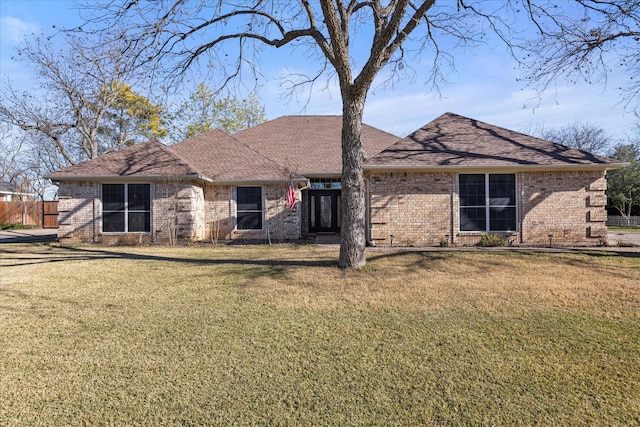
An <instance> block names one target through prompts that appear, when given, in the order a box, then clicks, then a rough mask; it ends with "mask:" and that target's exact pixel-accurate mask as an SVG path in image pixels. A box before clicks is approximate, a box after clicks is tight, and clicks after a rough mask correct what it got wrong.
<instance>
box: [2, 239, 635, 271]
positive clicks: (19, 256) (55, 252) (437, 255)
mask: <svg viewBox="0 0 640 427" xmlns="http://www.w3.org/2000/svg"><path fill="white" fill-rule="evenodd" d="M28 248H31V249H33V250H29V249H25V248H24V246H19V247H14V248H11V247H10V246H8V245H7V246H4V247H3V248H2V249H0V256H1V258H0V267H2V266H4V267H17V266H24V265H34V264H44V263H57V262H66V261H90V260H109V259H126V260H140V261H165V262H167V261H168V262H176V263H185V264H196V265H251V266H270V267H337V266H338V260H337V258H336V259H331V260H313V259H303V258H302V257H301V258H299V259H277V258H273V259H249V258H227V257H225V256H221V257H219V258H187V257H175V256H163V255H151V254H135V253H130V252H122V251H117V250H104V249H100V248H99V247H74V246H63V245H60V246H51V245H48V244H45V245H43V244H34V245H30V246H29V247H28ZM43 248H44V249H45V250H42V249H43ZM38 249H40V250H38ZM111 249H113V248H111ZM458 252H468V253H482V254H490V253H493V254H496V255H498V254H516V255H525V256H532V257H533V256H539V255H541V254H576V255H586V256H588V257H596V258H606V257H629V258H640V252H638V251H631V250H622V249H620V250H597V249H584V248H572V249H552V248H509V249H506V248H451V249H446V250H444V249H435V248H434V249H424V250H420V249H416V248H411V249H410V250H402V249H401V248H398V249H396V250H394V251H385V252H370V253H369V254H368V255H367V261H368V262H374V261H376V260H382V259H391V258H403V257H406V256H411V255H412V254H413V255H416V254H419V255H420V256H419V257H418V258H417V260H416V261H415V262H414V266H413V267H414V268H415V269H428V266H429V263H430V262H432V261H435V260H438V259H447V258H449V257H450V256H453V254H455V253H458ZM566 262H568V263H570V264H575V265H577V264H584V266H588V265H589V262H588V261H587V260H585V261H580V260H566Z"/></svg>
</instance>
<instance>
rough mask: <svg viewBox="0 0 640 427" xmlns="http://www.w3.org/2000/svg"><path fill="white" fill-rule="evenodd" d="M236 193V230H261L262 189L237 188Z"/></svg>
mask: <svg viewBox="0 0 640 427" xmlns="http://www.w3.org/2000/svg"><path fill="white" fill-rule="evenodd" d="M236 191H237V194H236V203H237V209H236V210H237V224H236V228H237V229H238V230H262V187H238V188H237V190H236Z"/></svg>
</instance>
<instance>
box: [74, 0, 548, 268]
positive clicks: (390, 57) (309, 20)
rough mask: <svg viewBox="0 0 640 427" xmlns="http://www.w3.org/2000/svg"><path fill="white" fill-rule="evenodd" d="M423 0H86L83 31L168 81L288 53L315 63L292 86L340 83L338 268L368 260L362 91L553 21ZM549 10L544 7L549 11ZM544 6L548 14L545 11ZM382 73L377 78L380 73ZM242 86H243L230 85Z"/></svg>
mask: <svg viewBox="0 0 640 427" xmlns="http://www.w3.org/2000/svg"><path fill="white" fill-rule="evenodd" d="M539 3H540V4H539V5H534V4H533V3H532V2H531V1H527V0H521V1H518V0H513V1H505V2H487V1H473V0H470V1H466V0H458V1H457V2H455V3H454V2H443V3H440V2H438V3H437V5H436V1H435V0H425V1H418V2H411V1H409V0H390V1H386V2H383V1H381V0H373V1H365V0H351V1H348V2H345V1H343V0H320V1H319V2H312V1H310V0H297V1H279V0H272V1H262V0H256V1H254V2H231V1H224V0H219V1H216V2H188V1H184V0H160V1H156V2H140V1H137V0H129V1H124V2H123V1H103V2H99V3H95V2H91V3H89V2H87V6H86V10H85V12H87V13H89V14H90V19H88V22H87V23H86V25H83V30H84V31H85V32H90V33H91V34H92V35H93V36H97V37H99V38H100V41H101V42H104V41H105V39H106V38H108V35H109V34H116V39H117V41H118V43H122V42H124V43H125V44H126V46H127V48H126V49H125V50H123V55H132V56H133V57H134V59H135V60H136V61H137V64H138V65H146V66H148V67H150V73H153V75H161V76H164V79H163V81H164V82H165V83H172V82H175V81H176V80H180V79H181V78H182V77H183V76H185V75H189V73H194V74H195V73H197V72H199V71H205V70H207V69H208V70H210V71H211V72H212V74H211V75H212V76H219V77H220V79H221V80H220V82H219V84H220V87H223V86H226V85H229V84H230V82H232V81H240V82H247V81H255V79H257V78H259V77H260V69H259V63H260V62H259V54H260V52H261V51H262V49H263V48H264V47H275V48H285V47H288V48H291V49H294V50H297V51H299V52H300V51H301V52H302V53H303V54H306V55H307V57H308V63H309V64H317V68H316V69H315V71H314V72H311V73H309V74H308V75H304V76H300V75H296V76H290V78H289V79H288V80H287V81H288V82H289V83H290V86H289V89H290V90H292V91H295V90H297V89H298V88H299V87H300V85H311V86H313V85H314V84H317V83H318V82H319V81H320V78H321V77H322V76H325V77H328V79H333V80H334V81H335V80H337V82H338V83H339V87H340V95H341V100H342V117H343V125H342V193H343V197H342V213H343V223H342V224H343V226H342V242H341V243H342V244H341V246H340V259H339V265H340V267H343V268H360V267H362V266H363V265H364V263H365V254H364V251H365V191H364V190H365V189H364V178H363V163H364V160H365V155H364V152H363V150H362V143H361V131H362V116H363V111H364V106H365V101H366V98H367V94H368V93H369V90H370V89H371V87H372V85H373V84H374V80H376V78H377V82H376V85H377V84H385V83H391V84H393V83H394V82H395V81H398V79H403V78H409V79H412V78H415V76H416V75H423V76H425V78H426V80H427V83H431V84H433V85H435V87H436V88H437V87H438V84H439V83H441V82H442V81H443V80H444V76H445V73H446V71H448V69H449V67H453V65H454V61H453V60H454V57H453V52H454V51H455V50H456V49H464V48H470V47H471V48H472V47H474V46H476V45H477V44H478V43H484V42H487V41H488V39H490V38H492V37H497V39H498V40H501V41H503V42H505V43H506V45H507V48H509V49H511V50H512V52H514V53H515V50H514V49H516V47H517V46H516V40H518V43H519V42H520V41H521V39H518V34H517V31H519V30H520V26H519V25H516V24H515V23H516V22H522V21H523V20H525V19H526V20H528V21H530V20H531V19H533V20H536V19H537V20H542V16H540V13H541V11H542V13H544V17H547V18H550V19H552V18H553V15H552V14H553V13H554V12H553V10H554V3H555V2H551V1H540V2H539ZM545 5H546V6H545ZM545 7H546V8H545ZM383 68H384V69H385V72H384V73H381V70H382V69H383ZM234 79H239V80H234Z"/></svg>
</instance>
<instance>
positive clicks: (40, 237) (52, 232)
mask: <svg viewBox="0 0 640 427" xmlns="http://www.w3.org/2000/svg"><path fill="white" fill-rule="evenodd" d="M57 233H58V230H57V229H55V228H28V229H24V230H0V243H43V242H55V241H56V240H58V234H57Z"/></svg>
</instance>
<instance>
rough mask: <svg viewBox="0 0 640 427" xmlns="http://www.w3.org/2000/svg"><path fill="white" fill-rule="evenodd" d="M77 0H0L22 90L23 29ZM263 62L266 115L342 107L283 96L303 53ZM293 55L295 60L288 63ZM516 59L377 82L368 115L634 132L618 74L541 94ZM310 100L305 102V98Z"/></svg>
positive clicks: (47, 20)
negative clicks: (442, 75) (450, 116)
mask: <svg viewBox="0 0 640 427" xmlns="http://www.w3.org/2000/svg"><path fill="white" fill-rule="evenodd" d="M73 5H74V3H73V1H62V0H0V31H1V32H0V75H1V76H2V79H7V78H8V79H10V80H11V81H13V82H14V84H15V85H16V86H18V87H20V88H23V89H25V90H29V89H30V86H29V85H30V82H31V80H30V78H29V73H30V71H29V70H28V69H26V68H25V67H24V65H23V64H22V63H20V62H16V61H14V60H12V59H11V57H12V56H13V53H14V51H13V49H14V48H15V46H16V45H17V44H18V43H20V42H21V41H22V40H23V39H24V37H25V36H27V37H31V36H30V35H31V34H33V33H35V34H39V33H41V32H42V33H44V34H46V35H48V34H51V33H52V32H53V31H55V30H53V28H52V27H53V25H56V26H58V27H64V26H73V25H74V24H78V23H80V22H81V20H80V17H79V14H78V11H76V10H74V9H73ZM263 58H264V63H263V64H261V65H262V68H263V70H264V71H265V75H266V77H267V80H266V81H264V82H263V87H262V88H261V90H260V92H259V96H260V98H261V101H262V102H263V104H264V105H265V107H266V113H267V118H269V119H272V118H276V117H279V116H282V115H289V114H340V113H341V100H340V93H339V91H338V89H337V87H333V88H330V89H329V90H323V91H317V92H314V93H312V95H311V98H310V102H309V103H308V104H306V101H307V98H306V96H302V97H301V98H300V99H298V100H296V99H294V100H292V101H284V100H283V99H282V96H281V91H280V89H279V87H278V77H279V76H282V74H283V73H286V72H288V71H291V70H295V67H299V66H301V65H300V64H304V60H296V59H292V60H291V61H286V58H289V57H288V56H286V55H280V54H267V55H263ZM289 62H291V63H289ZM517 77H518V71H517V69H516V64H515V62H514V61H513V60H512V59H511V58H510V57H509V56H508V55H507V54H506V52H505V51H504V49H499V48H493V49H491V48H489V47H486V48H483V49H480V50H475V51H474V52H473V53H466V54H464V55H460V56H457V57H456V70H455V71H452V72H451V74H449V75H448V83H447V84H443V85H441V87H440V94H436V93H433V92H429V87H428V86H426V85H425V84H424V83H423V81H422V80H420V78H417V79H415V81H413V82H400V83H398V84H397V85H395V87H394V88H386V89H381V88H379V89H375V90H373V91H372V92H371V93H370V94H369V97H368V99H367V105H366V107H365V117H364V121H365V123H367V124H369V125H372V126H375V127H378V128H380V129H384V130H386V131H388V132H392V133H395V134H397V135H406V134H408V133H410V132H412V131H414V130H416V129H418V128H419V127H421V126H423V125H424V124H426V123H428V122H429V121H431V120H433V119H434V118H436V117H438V116H439V115H440V114H442V113H444V112H447V111H449V112H453V113H457V114H461V115H464V116H468V117H472V118H475V119H478V120H482V121H485V122H488V123H492V124H495V125H498V126H503V127H506V128H510V129H514V130H518V131H523V132H532V131H533V130H535V129H537V128H540V127H542V126H544V127H545V128H550V127H556V128H557V127H561V126H565V125H568V124H572V123H574V122H576V121H581V122H582V123H588V124H593V125H596V126H599V127H602V128H603V129H605V131H606V132H607V134H609V135H610V136H612V137H613V138H625V137H626V136H627V135H629V136H630V135H635V129H634V128H635V125H636V122H637V119H636V117H635V116H634V114H633V112H632V111H625V106H624V104H622V103H621V102H620V101H621V94H620V92H619V91H618V90H617V89H616V88H617V87H618V86H620V85H619V84H616V83H617V81H616V80H617V78H618V76H615V75H613V76H611V77H610V79H609V82H608V85H607V86H606V87H605V86H604V85H587V84H578V85H571V84H567V83H566V82H564V81H558V82H557V83H556V84H555V85H554V86H553V87H552V88H550V89H548V90H547V91H546V92H545V93H544V94H543V95H542V96H541V97H537V96H536V92H534V91H533V90H531V89H528V88H526V87H525V86H524V83H522V82H518V81H517V80H516V79H517ZM305 104H306V105H305Z"/></svg>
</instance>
